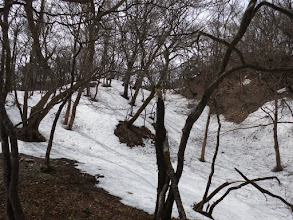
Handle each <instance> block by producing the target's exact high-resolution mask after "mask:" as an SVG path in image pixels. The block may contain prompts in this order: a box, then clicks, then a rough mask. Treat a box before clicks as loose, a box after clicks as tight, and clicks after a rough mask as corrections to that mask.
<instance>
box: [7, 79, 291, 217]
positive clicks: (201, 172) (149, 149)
mask: <svg viewBox="0 0 293 220" xmlns="http://www.w3.org/2000/svg"><path fill="white" fill-rule="evenodd" d="M112 84H113V86H112V87H109V88H105V87H100V88H99V94H98V102H91V101H90V100H89V99H88V98H87V97H82V99H81V103H80V105H79V106H78V109H77V116H76V121H75V125H74V127H73V131H68V130H66V129H65V128H64V125H63V124H62V119H61V120H60V121H59V123H58V126H57V128H56V134H55V139H54V144H53V149H52V157H53V158H61V157H65V158H69V159H73V160H76V161H78V165H77V167H78V168H79V169H80V170H81V171H82V172H86V173H89V174H91V175H98V174H101V175H104V176H105V178H101V179H99V181H100V183H99V184H98V186H97V187H102V188H104V189H105V190H107V191H108V192H110V193H111V194H113V195H115V196H119V197H121V199H122V200H121V201H122V202H123V203H124V204H127V205H130V206H135V207H137V208H139V209H143V210H145V211H147V212H149V213H153V212H154V208H155V200H156V184H157V167H156V156H155V148H154V143H153V142H152V141H151V140H145V147H141V146H138V147H134V148H132V149H130V148H129V147H127V146H126V145H125V144H121V143H119V140H118V138H117V137H116V136H115V135H114V129H115V127H116V126H117V124H118V122H119V121H120V120H124V119H125V118H126V116H127V114H128V113H129V111H130V106H129V104H128V102H127V100H125V99H123V98H122V97H121V95H120V94H121V93H122V91H123V86H122V82H119V81H113V83H112ZM148 94H149V92H148V91H144V97H146V96H147V95H148ZM19 97H22V93H21V92H19ZM39 98H40V96H39V94H36V95H35V96H33V97H31V98H30V100H29V102H30V104H29V105H30V106H32V105H33V104H34V103H36V102H37V100H38V99H39ZM9 100H10V101H9V102H8V103H7V109H8V112H9V116H10V117H11V119H12V120H13V122H14V123H18V122H19V121H20V117H19V113H18V110H17V108H16V107H15V106H14V105H13V102H12V100H13V97H12V95H10V96H9ZM141 101H142V94H140V95H139V97H138V99H137V106H138V107H139V105H140V104H141V103H142V102H141ZM188 102H189V101H188V100H187V99H185V98H183V97H182V96H180V95H177V94H173V93H171V92H167V94H166V102H165V104H166V119H165V122H166V128H167V130H168V137H169V142H170V148H171V149H170V152H171V159H172V162H173V165H174V167H175V166H176V160H177V158H176V153H177V150H178V144H179V141H180V136H181V129H182V128H183V126H184V122H185V120H186V117H187V114H188V109H187V108H186V106H187V104H188ZM266 105H270V103H267V104H266ZM138 107H135V109H137V108H138ZM135 109H134V111H135ZM154 110H155V99H154V100H152V102H151V103H150V104H149V106H148V107H147V110H146V112H143V113H142V116H143V115H144V114H145V113H146V114H147V117H146V119H145V120H144V119H143V117H141V118H139V120H138V121H136V122H135V125H138V126H141V125H144V124H145V125H146V126H147V127H148V128H149V129H150V130H151V131H152V132H153V133H154V129H153V127H152V125H151V123H153V120H152V119H150V118H149V117H148V116H149V114H150V113H151V112H152V111H154ZM56 111H57V106H56V107H55V108H54V109H53V110H51V111H50V113H49V114H48V116H47V117H46V118H45V119H44V120H43V122H42V123H41V125H40V131H41V133H42V134H43V135H44V136H46V137H47V138H48V137H49V134H50V129H51V125H52V122H53V118H54V116H55V113H56ZM207 112H208V111H207V109H205V111H204V112H203V114H202V116H201V117H200V118H199V120H198V121H197V122H196V123H195V125H194V127H193V130H192V132H191V136H190V139H189V142H188V146H187V150H186V157H185V167H184V172H183V175H182V178H181V180H180V184H179V189H180V192H181V195H182V200H183V204H184V207H185V209H186V212H187V216H188V218H190V219H198V220H201V219H202V220H203V219H207V218H206V217H203V216H202V215H200V214H198V213H195V212H194V211H193V210H192V205H193V203H194V202H199V201H200V200H201V198H202V196H203V193H204V190H205V186H206V182H207V178H208V175H209V172H210V164H211V160H212V156H213V152H214V149H215V145H216V144H215V143H216V130H217V122H216V118H215V116H212V118H211V124H210V132H209V136H208V145H207V150H206V160H207V162H205V163H202V162H200V161H199V160H198V158H199V157H200V148H201V143H202V138H203V135H204V128H205V122H206V117H207ZM264 116H265V115H264V113H263V112H262V111H261V110H259V111H257V112H255V113H253V114H251V115H249V117H248V118H247V119H246V120H245V121H244V122H243V123H241V124H240V125H236V124H233V123H230V122H227V121H225V119H224V118H223V117H221V120H222V132H221V133H222V135H221V141H220V150H219V155H218V158H217V161H216V169H215V175H214V178H213V181H212V187H211V190H213V189H214V188H215V187H217V186H219V185H220V184H222V183H223V182H225V181H229V180H242V178H241V177H240V176H239V175H238V174H237V173H236V172H235V171H234V167H236V168H238V169H239V170H241V171H242V172H243V173H244V174H245V175H246V176H247V177H248V178H251V179H252V178H257V177H265V176H274V175H276V176H277V177H278V178H279V179H280V181H281V182H282V185H278V183H277V182H276V181H265V182H261V183H259V184H260V185H261V186H262V187H264V188H266V189H269V190H270V191H271V192H273V193H275V194H278V195H280V196H282V197H284V198H286V199H287V200H288V201H289V202H291V203H293V187H292V182H293V144H292V143H293V142H292V140H293V126H292V124H289V123H288V124H279V130H278V134H279V144H280V152H281V157H282V163H283V166H284V168H285V169H284V171H283V172H279V173H273V172H271V169H272V168H273V167H274V165H275V156H274V148H273V135H272V127H271V126H267V127H256V128H250V129H237V128H239V127H252V126H255V125H258V124H268V123H270V119H269V118H268V117H264ZM282 121H292V116H291V113H290V112H289V110H287V109H284V110H283V111H282ZM235 129H236V130H235ZM231 130H233V131H231ZM46 147H47V143H25V142H21V141H19V148H20V152H21V153H25V154H29V155H33V156H37V157H44V155H45V151H46ZM174 216H178V213H177V210H176V206H175V205H174ZM213 216H214V217H215V219H217V220H249V219H256V220H288V219H293V215H292V212H291V211H290V210H289V208H288V207H286V206H285V205H284V204H283V203H282V202H280V201H279V200H277V199H274V198H271V197H269V196H264V195H263V194H261V193H260V192H259V191H258V190H256V189H255V188H254V187H252V186H246V187H244V188H242V189H240V190H237V191H233V192H231V194H229V196H228V197H227V198H226V199H225V200H224V201H223V202H222V203H221V204H220V205H218V206H217V207H216V208H215V210H214V214H213Z"/></svg>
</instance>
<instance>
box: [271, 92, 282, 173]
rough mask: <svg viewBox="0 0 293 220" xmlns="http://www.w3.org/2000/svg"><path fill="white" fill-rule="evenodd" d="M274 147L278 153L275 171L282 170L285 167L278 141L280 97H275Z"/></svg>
mask: <svg viewBox="0 0 293 220" xmlns="http://www.w3.org/2000/svg"><path fill="white" fill-rule="evenodd" d="M273 130H274V149H275V155H276V167H275V168H274V171H276V172H278V171H282V170H283V167H282V164H281V156H280V150H279V142H278V99H277V98H276V99H275V112H274V129H273Z"/></svg>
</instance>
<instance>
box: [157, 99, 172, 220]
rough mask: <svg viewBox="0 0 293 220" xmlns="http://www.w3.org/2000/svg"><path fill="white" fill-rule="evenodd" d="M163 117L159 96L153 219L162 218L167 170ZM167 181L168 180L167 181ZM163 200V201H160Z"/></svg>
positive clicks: (162, 105)
mask: <svg viewBox="0 0 293 220" xmlns="http://www.w3.org/2000/svg"><path fill="white" fill-rule="evenodd" d="M164 118H165V107H164V102H163V100H162V99H161V98H158V102H157V122H156V136H155V146H156V157H157V166H158V187H157V202H156V209H155V219H156V220H160V219H163V213H162V210H164V202H165V193H166V192H163V193H162V191H163V188H164V185H165V183H166V181H167V179H166V178H167V173H166V172H167V171H166V165H165V161H164V153H163V144H164V142H165V139H166V129H165V125H164ZM168 182H169V181H168ZM161 201H163V202H161Z"/></svg>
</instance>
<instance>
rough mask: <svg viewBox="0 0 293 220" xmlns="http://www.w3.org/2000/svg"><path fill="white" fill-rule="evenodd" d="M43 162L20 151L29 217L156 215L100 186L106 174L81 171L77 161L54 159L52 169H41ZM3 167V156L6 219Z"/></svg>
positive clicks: (1, 196) (0, 195) (0, 193)
mask: <svg viewBox="0 0 293 220" xmlns="http://www.w3.org/2000/svg"><path fill="white" fill-rule="evenodd" d="M0 155H1V157H2V154H0ZM42 163H43V159H40V158H36V157H32V156H27V155H23V154H21V155H20V172H19V173H20V181H19V182H20V184H19V194H20V199H21V202H22V206H23V210H24V213H25V216H26V219H29V220H30V219H32V220H33V219H38V220H39V219H42V220H46V219H48V220H52V219H54V220H59V219H60V220H64V219H75V220H79V219H80V220H81V219H82V220H85V219H94V220H98V219H100V220H102V219H105V220H109V219H119V220H123V219H125V220H126V219H127V220H129V219H133V220H136V219H137V220H138V219H143V220H147V219H152V215H150V214H148V213H146V212H144V211H141V210H138V209H135V208H133V207H129V206H126V205H123V204H122V203H121V202H120V198H118V197H115V196H112V195H110V194H109V193H107V192H106V191H105V190H103V189H101V188H98V187H96V184H98V180H97V179H98V178H103V177H99V176H96V177H94V176H90V175H88V174H85V173H81V172H80V171H79V170H78V169H76V168H75V164H76V162H75V161H72V160H68V159H54V160H51V165H52V166H53V167H54V170H53V172H51V173H44V172H43V171H42V170H41V167H42ZM2 169H3V165H2V160H0V174H1V176H0V187H1V189H0V220H4V219H6V217H5V201H6V199H5V193H4V186H3V185H4V184H3V175H2Z"/></svg>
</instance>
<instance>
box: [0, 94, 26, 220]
mask: <svg viewBox="0 0 293 220" xmlns="http://www.w3.org/2000/svg"><path fill="white" fill-rule="evenodd" d="M0 96H1V97H0V121H1V123H0V132H1V146H2V155H3V177H4V187H5V190H6V195H7V209H6V214H7V218H8V219H9V220H12V219H13V220H14V219H16V220H23V219H25V217H24V213H23V210H22V207H21V203H20V199H19V196H18V175H19V161H18V160H19V159H18V144H17V138H16V132H15V128H14V126H13V124H12V122H11V121H10V119H9V117H8V115H7V112H6V109H5V101H4V98H3V97H4V95H3V93H1V94H0Z"/></svg>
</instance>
